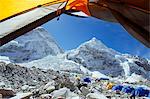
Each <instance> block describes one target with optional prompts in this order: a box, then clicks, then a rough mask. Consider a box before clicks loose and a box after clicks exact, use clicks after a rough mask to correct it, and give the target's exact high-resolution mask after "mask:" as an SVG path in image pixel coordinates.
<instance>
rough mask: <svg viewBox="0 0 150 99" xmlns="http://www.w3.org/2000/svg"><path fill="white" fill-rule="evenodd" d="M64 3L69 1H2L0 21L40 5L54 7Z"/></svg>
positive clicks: (0, 1)
mask: <svg viewBox="0 0 150 99" xmlns="http://www.w3.org/2000/svg"><path fill="white" fill-rule="evenodd" d="M64 1H67V0H0V20H2V19H5V18H7V17H10V16H12V15H15V14H17V13H20V12H22V11H25V10H28V9H31V8H34V7H37V6H39V5H43V4H47V3H50V4H51V5H52V4H56V3H60V2H64Z"/></svg>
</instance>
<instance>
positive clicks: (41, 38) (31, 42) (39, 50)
mask: <svg viewBox="0 0 150 99" xmlns="http://www.w3.org/2000/svg"><path fill="white" fill-rule="evenodd" d="M60 53H63V50H62V49H61V48H60V47H59V46H58V44H57V43H56V41H55V40H54V38H53V37H52V36H51V35H50V33H48V32H47V31H46V30H45V29H44V28H42V27H38V28H36V29H34V30H32V31H30V32H28V33H26V34H25V35H22V36H20V37H18V38H17V39H15V40H13V41H11V42H9V43H7V44H6V45H4V46H2V47H1V48H0V55H1V56H8V57H9V58H10V59H11V60H13V61H14V62H25V61H32V60H36V59H40V58H43V57H45V56H47V55H54V56H55V55H57V54H60Z"/></svg>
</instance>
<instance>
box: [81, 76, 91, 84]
mask: <svg viewBox="0 0 150 99" xmlns="http://www.w3.org/2000/svg"><path fill="white" fill-rule="evenodd" d="M83 81H84V82H86V83H91V78H89V77H86V78H84V79H83Z"/></svg>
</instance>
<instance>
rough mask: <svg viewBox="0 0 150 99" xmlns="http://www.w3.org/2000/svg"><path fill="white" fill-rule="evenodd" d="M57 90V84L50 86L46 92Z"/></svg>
mask: <svg viewBox="0 0 150 99" xmlns="http://www.w3.org/2000/svg"><path fill="white" fill-rule="evenodd" d="M54 90H55V86H49V87H48V88H47V89H46V92H47V93H51V92H52V91H54Z"/></svg>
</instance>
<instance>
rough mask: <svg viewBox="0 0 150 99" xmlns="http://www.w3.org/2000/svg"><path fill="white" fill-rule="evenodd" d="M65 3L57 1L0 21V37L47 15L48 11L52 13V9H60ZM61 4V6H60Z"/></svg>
mask: <svg viewBox="0 0 150 99" xmlns="http://www.w3.org/2000/svg"><path fill="white" fill-rule="evenodd" d="M65 4H66V3H63V4H62V3H59V4H54V5H51V6H45V7H40V8H37V9H34V10H32V11H30V12H27V13H24V14H22V15H19V16H16V17H14V18H11V19H8V20H6V21H4V22H1V23H0V30H1V31H0V38H3V37H4V36H6V35H8V34H9V33H11V32H13V31H16V30H17V29H20V28H22V27H24V26H26V25H27V24H29V23H32V22H34V21H36V20H38V19H40V18H42V17H44V16H45V15H48V14H49V13H52V12H54V11H57V10H58V7H59V9H62V8H63V7H64V6H65ZM60 5H61V6H60Z"/></svg>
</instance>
